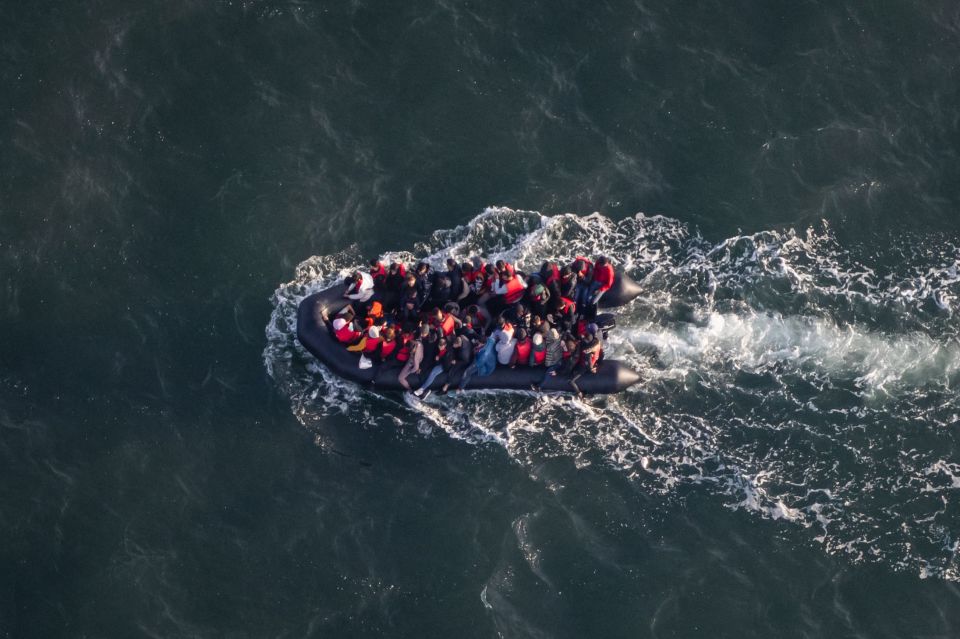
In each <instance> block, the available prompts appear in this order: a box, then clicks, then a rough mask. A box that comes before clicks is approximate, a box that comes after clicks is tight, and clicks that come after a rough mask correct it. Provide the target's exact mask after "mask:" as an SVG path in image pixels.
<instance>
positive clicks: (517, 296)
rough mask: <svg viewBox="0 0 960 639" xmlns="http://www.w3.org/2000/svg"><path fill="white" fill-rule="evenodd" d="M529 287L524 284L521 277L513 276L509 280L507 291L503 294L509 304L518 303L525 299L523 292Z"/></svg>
mask: <svg viewBox="0 0 960 639" xmlns="http://www.w3.org/2000/svg"><path fill="white" fill-rule="evenodd" d="M526 290H527V287H526V286H524V285H523V283H522V282H521V281H520V278H519V277H516V276H514V277H512V278H510V279H509V280H507V292H506V293H504V294H503V299H504V300H506V302H507V304H516V303H517V302H519V301H520V300H522V299H523V292H524V291H526Z"/></svg>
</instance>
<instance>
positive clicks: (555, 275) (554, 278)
mask: <svg viewBox="0 0 960 639" xmlns="http://www.w3.org/2000/svg"><path fill="white" fill-rule="evenodd" d="M559 281H560V268H559V267H558V266H557V265H556V264H551V265H550V272H549V273H548V274H547V281H546V282H544V283H543V285H544V286H550V285H551V284H553V283H554V282H559Z"/></svg>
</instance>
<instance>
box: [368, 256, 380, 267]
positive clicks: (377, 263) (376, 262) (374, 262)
mask: <svg viewBox="0 0 960 639" xmlns="http://www.w3.org/2000/svg"><path fill="white" fill-rule="evenodd" d="M370 266H372V267H373V268H377V267H378V266H380V260H378V259H377V258H375V257H374V258H372V259H371V260H370Z"/></svg>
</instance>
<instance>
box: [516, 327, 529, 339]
mask: <svg viewBox="0 0 960 639" xmlns="http://www.w3.org/2000/svg"><path fill="white" fill-rule="evenodd" d="M517 339H518V340H520V341H521V342H522V341H524V340H525V339H527V329H525V328H523V327H520V328H518V329H517Z"/></svg>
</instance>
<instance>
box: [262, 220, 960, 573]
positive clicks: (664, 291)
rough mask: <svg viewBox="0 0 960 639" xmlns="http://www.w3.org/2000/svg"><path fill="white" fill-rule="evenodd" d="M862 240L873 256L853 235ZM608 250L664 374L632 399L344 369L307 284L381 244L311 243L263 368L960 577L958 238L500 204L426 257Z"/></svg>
mask: <svg viewBox="0 0 960 639" xmlns="http://www.w3.org/2000/svg"><path fill="white" fill-rule="evenodd" d="M855 251H856V252H859V253H861V254H862V255H858V256H857V257H855V255H854V252H855ZM451 254H452V255H453V256H455V257H461V258H465V257H467V256H469V255H471V254H483V255H486V256H488V257H491V258H494V257H501V256H502V257H504V258H506V259H509V260H512V261H514V262H516V263H518V264H519V265H521V266H525V267H527V268H528V269H530V268H533V269H536V268H537V267H538V265H539V264H540V262H541V261H543V260H544V259H557V260H569V259H571V258H572V257H573V256H574V255H577V254H605V255H608V256H610V257H611V258H612V259H613V260H614V261H615V262H616V263H617V264H618V265H619V266H620V267H622V268H624V269H625V270H627V271H628V272H629V273H630V274H631V275H633V276H634V278H635V279H636V280H637V281H638V282H640V283H641V285H642V286H643V288H644V294H643V295H642V296H641V297H640V298H639V299H638V300H637V301H635V302H634V303H633V304H631V305H630V306H628V307H625V308H623V309H620V310H619V311H618V317H617V321H618V324H619V326H618V328H617V329H616V331H615V332H614V334H612V335H611V339H610V342H609V344H608V351H609V352H610V354H611V356H612V357H616V358H618V359H623V360H626V361H627V362H628V363H630V364H631V365H632V366H633V367H634V368H636V369H637V370H639V371H641V373H642V375H643V378H644V381H642V382H641V383H640V384H638V385H637V386H635V387H633V388H632V389H631V390H630V392H626V393H623V394H620V395H617V396H609V397H598V398H591V399H588V400H586V401H578V400H573V399H571V398H570V397H567V396H563V395H544V396H536V395H533V394H531V393H519V392H514V393H482V392H468V393H463V394H460V395H457V396H452V397H451V396H448V397H443V398H438V399H431V400H430V401H428V402H426V403H420V402H411V403H409V404H406V403H401V402H399V401H393V400H391V399H390V398H384V397H381V396H379V395H376V394H374V393H369V392H367V391H365V390H363V389H361V388H359V387H357V386H355V385H353V384H351V383H348V382H344V381H343V380H341V379H339V378H337V377H335V376H334V375H332V374H331V373H329V372H328V371H327V370H326V369H325V368H324V367H322V366H320V365H318V364H317V363H316V362H315V360H313V358H312V357H311V356H310V355H309V354H308V353H307V352H306V351H305V350H304V349H303V348H302V347H301V346H300V345H299V344H298V343H297V341H296V337H295V335H296V326H295V324H296V308H297V304H298V303H299V302H300V300H302V299H303V298H304V297H305V296H306V295H309V294H310V293H312V292H314V291H316V290H320V289H322V288H324V287H326V286H328V285H329V284H330V283H331V282H333V281H334V280H335V279H337V278H340V277H343V276H344V275H345V274H346V273H347V272H348V271H349V270H350V269H351V268H355V267H356V265H357V264H361V263H363V258H364V256H362V255H360V254H359V253H358V250H357V249H356V247H350V248H347V249H345V250H344V251H342V252H341V253H338V254H335V255H328V256H317V257H312V258H310V259H308V260H306V261H305V262H303V263H302V264H300V265H299V266H298V268H297V270H296V274H295V276H294V278H293V279H292V280H291V281H290V282H288V283H286V284H284V285H282V286H280V287H279V288H278V289H277V291H276V293H275V295H274V304H275V309H274V312H273V315H272V317H271V319H270V322H269V324H268V326H267V329H266V334H267V347H266V349H265V351H264V360H265V365H266V367H267V370H268V372H269V374H270V375H271V376H272V377H273V379H274V380H275V381H276V383H277V384H278V385H279V387H280V388H281V390H282V392H283V393H284V394H285V395H286V396H288V397H289V398H290V401H291V404H292V407H293V410H294V413H295V414H296V415H297V417H298V419H300V420H301V421H302V422H303V423H304V424H305V425H307V426H308V427H309V428H311V429H315V430H314V432H317V433H318V437H319V436H320V435H319V431H320V429H319V426H318V423H319V420H320V418H322V417H323V416H325V415H329V414H332V413H341V414H343V415H346V416H348V417H349V418H350V419H352V420H355V421H356V422H357V423H360V424H366V425H388V426H403V425H406V424H410V423H416V424H417V429H418V432H419V433H423V434H429V433H432V432H435V431H438V430H442V431H444V432H446V433H447V434H448V435H449V436H452V437H455V438H458V439H462V440H463V441H465V442H468V443H471V444H494V445H499V446H502V447H503V448H504V449H505V450H506V451H507V453H508V454H509V455H510V456H511V457H512V458H513V459H514V460H516V461H517V462H518V463H521V464H525V465H529V466H530V467H533V466H535V465H537V464H538V463H540V462H542V461H543V460H545V459H549V458H555V457H565V458H569V459H571V460H573V461H574V463H576V464H577V465H578V466H581V467H583V466H589V465H595V464H602V465H605V466H608V467H611V468H615V469H617V470H618V471H620V472H623V473H625V474H626V475H628V476H629V477H630V478H631V480H632V481H634V482H638V483H639V484H640V485H641V486H642V487H643V488H644V489H645V490H648V491H651V492H655V493H659V494H661V495H663V496H664V498H665V499H671V498H677V497H680V496H682V495H683V493H684V492H685V491H689V490H702V491H708V492H709V493H710V494H713V495H715V496H716V497H717V499H719V500H722V501H723V503H724V504H726V505H727V506H728V507H730V508H733V509H742V510H746V511H750V512H752V513H755V514H756V515H758V516H761V517H764V518H769V519H779V520H785V521H788V522H792V523H793V524H795V525H797V526H800V527H803V528H805V529H807V530H808V531H809V533H808V534H809V538H810V539H811V540H815V541H816V542H818V543H819V544H821V545H822V546H823V547H824V548H825V549H826V550H827V551H828V552H831V553H838V554H843V555H845V556H847V557H849V558H850V559H851V560H852V561H858V562H859V561H876V562H882V563H884V564H886V565H889V566H891V567H892V568H895V569H898V570H908V571H912V572H914V573H916V574H919V575H920V576H922V577H936V578H942V579H947V580H953V581H958V580H960V561H958V557H957V551H958V548H960V541H958V538H957V531H960V506H958V504H960V500H958V499H957V498H956V497H957V491H958V490H960V463H958V461H957V460H958V456H957V450H958V443H960V442H958V431H957V425H958V423H960V417H958V415H960V400H958V399H957V396H956V393H955V390H954V389H955V388H956V385H957V383H958V382H960V341H958V339H957V335H958V332H960V331H958V330H957V329H958V328H960V325H958V323H957V318H956V317H955V314H954V311H955V307H956V305H957V300H958V294H960V273H958V268H960V251H958V249H957V247H956V246H955V245H954V244H952V243H951V242H949V241H947V240H937V241H936V242H933V241H931V240H930V238H925V239H924V241H922V242H920V241H913V242H911V240H910V239H909V238H901V239H900V240H899V241H898V242H893V243H888V244H886V245H885V246H883V247H882V248H881V249H880V250H877V249H874V248H870V247H867V246H857V247H852V248H847V249H845V248H844V247H842V246H841V243H840V241H839V240H838V239H837V237H836V234H835V233H834V232H833V231H832V230H831V229H830V228H829V226H827V225H826V224H825V223H824V224H821V225H820V226H819V227H818V228H811V229H808V230H806V231H804V232H800V233H798V232H795V231H793V230H789V231H785V232H775V231H765V232H761V233H757V234H753V235H740V236H736V237H731V238H729V239H727V240H725V241H723V242H721V243H719V244H714V243H710V242H708V241H706V240H704V239H703V238H702V237H700V236H699V235H698V234H695V233H692V232H691V231H690V230H689V229H688V228H687V227H686V226H685V225H684V224H682V223H680V222H678V221H676V220H672V219H669V218H665V217H661V216H654V217H648V216H644V215H637V216H636V217H632V218H628V219H624V220H621V221H618V222H615V221H612V220H610V219H608V218H605V217H603V216H601V215H599V214H594V215H591V216H587V217H577V216H573V215H561V216H555V217H545V216H542V215H540V214H538V213H535V212H528V211H514V210H511V209H506V208H490V209H487V210H486V211H484V212H483V213H482V214H480V215H478V216H477V217H476V218H474V219H473V220H471V221H470V222H469V223H468V224H466V225H463V226H458V227H457V228H454V229H450V230H442V231H437V232H435V233H434V234H433V235H432V236H431V237H430V239H429V240H427V241H426V242H424V243H422V244H419V245H417V246H416V247H414V249H413V251H412V252H411V253H397V254H391V257H392V256H393V255H397V256H400V257H403V258H406V259H408V260H411V261H412V260H414V259H415V257H416V258H418V259H427V260H428V261H432V262H434V263H436V264H439V263H440V260H441V259H442V258H445V257H446V256H448V255H451Z"/></svg>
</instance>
